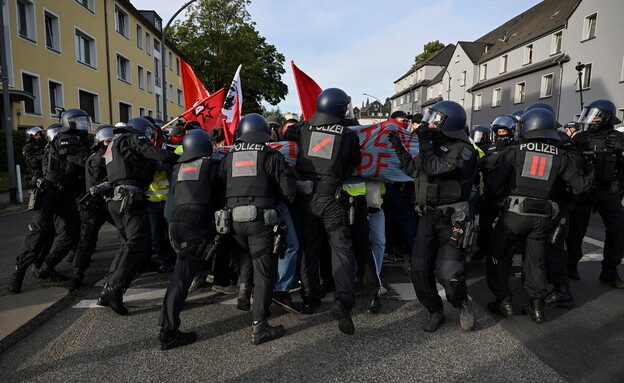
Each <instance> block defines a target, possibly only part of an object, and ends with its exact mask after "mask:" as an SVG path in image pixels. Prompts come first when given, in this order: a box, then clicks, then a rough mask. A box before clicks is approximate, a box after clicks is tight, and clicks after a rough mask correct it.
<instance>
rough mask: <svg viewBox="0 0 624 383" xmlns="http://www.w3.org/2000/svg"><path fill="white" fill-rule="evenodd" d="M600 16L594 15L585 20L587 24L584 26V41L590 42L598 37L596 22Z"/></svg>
mask: <svg viewBox="0 0 624 383" xmlns="http://www.w3.org/2000/svg"><path fill="white" fill-rule="evenodd" d="M597 17H598V14H597V13H594V14H593V15H589V16H587V17H586V18H585V22H584V24H583V40H589V39H593V38H594V37H596V20H597Z"/></svg>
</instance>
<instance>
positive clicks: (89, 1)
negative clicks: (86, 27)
mask: <svg viewBox="0 0 624 383" xmlns="http://www.w3.org/2000/svg"><path fill="white" fill-rule="evenodd" d="M76 2H77V3H78V4H80V5H82V6H83V7H85V8H87V9H88V10H89V11H91V12H95V4H94V2H95V0H76Z"/></svg>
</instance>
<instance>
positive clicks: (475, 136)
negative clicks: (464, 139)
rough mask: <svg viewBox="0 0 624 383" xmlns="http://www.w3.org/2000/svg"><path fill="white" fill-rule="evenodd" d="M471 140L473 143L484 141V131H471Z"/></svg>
mask: <svg viewBox="0 0 624 383" xmlns="http://www.w3.org/2000/svg"><path fill="white" fill-rule="evenodd" d="M472 140H473V141H474V142H475V144H480V143H481V142H483V141H485V133H483V132H477V131H474V132H472Z"/></svg>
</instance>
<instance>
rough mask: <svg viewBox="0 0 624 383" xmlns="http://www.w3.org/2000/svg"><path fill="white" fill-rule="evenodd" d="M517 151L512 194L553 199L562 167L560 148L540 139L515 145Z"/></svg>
mask: <svg viewBox="0 0 624 383" xmlns="http://www.w3.org/2000/svg"><path fill="white" fill-rule="evenodd" d="M512 150H514V151H516V153H515V154H516V165H515V179H514V183H513V184H512V185H511V192H510V194H511V195H516V196H523V197H533V198H543V199H551V197H552V193H553V191H554V188H555V182H556V181H557V175H558V174H559V169H560V168H561V155H562V154H560V153H559V149H558V148H557V147H555V146H553V145H550V144H546V143H543V142H538V141H527V142H523V143H521V144H519V145H516V146H514V147H513V149H512Z"/></svg>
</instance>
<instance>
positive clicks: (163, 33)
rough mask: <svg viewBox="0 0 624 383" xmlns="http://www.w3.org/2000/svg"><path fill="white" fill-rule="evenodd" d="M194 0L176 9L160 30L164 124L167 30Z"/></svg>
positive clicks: (165, 117) (164, 114) (165, 110)
mask: <svg viewBox="0 0 624 383" xmlns="http://www.w3.org/2000/svg"><path fill="white" fill-rule="evenodd" d="M195 1H196V0H191V1H188V2H187V3H186V4H184V5H183V6H182V8H180V9H178V11H177V12H176V13H174V14H173V16H171V18H170V19H169V21H168V22H167V25H165V27H164V28H163V29H162V34H161V35H160V44H161V45H160V61H161V64H160V67H161V72H160V73H161V77H162V90H163V92H162V96H163V97H162V100H163V108H162V111H163V121H165V123H166V122H167V81H166V80H165V71H166V69H165V60H166V57H165V50H166V49H165V47H166V43H165V41H166V38H167V30H168V29H169V26H170V25H171V23H172V22H173V20H174V19H175V18H176V16H177V15H179V14H180V12H182V11H183V10H184V8H186V7H188V6H189V5H191V3H194V2H195Z"/></svg>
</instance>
